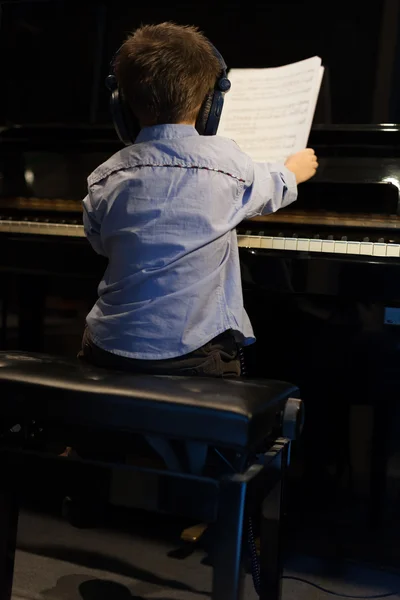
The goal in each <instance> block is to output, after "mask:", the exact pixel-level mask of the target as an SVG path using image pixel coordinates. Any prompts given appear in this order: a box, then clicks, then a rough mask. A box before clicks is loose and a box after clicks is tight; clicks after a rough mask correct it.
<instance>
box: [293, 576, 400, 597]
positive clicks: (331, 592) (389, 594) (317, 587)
mask: <svg viewBox="0 0 400 600" xmlns="http://www.w3.org/2000/svg"><path fill="white" fill-rule="evenodd" d="M282 579H289V580H291V581H299V582H300V583H305V584H306V585H310V586H311V587H314V588H315V589H317V590H320V591H321V592H324V593H325V594H330V595H331V596H336V597H337V598H353V599H357V598H358V599H359V600H376V599H378V598H389V597H390V596H395V595H397V594H398V593H399V591H398V590H397V591H395V592H387V593H384V594H374V595H373V596H364V595H362V596H354V595H353V594H341V593H340V592H333V591H332V590H328V589H327V588H324V587H323V586H322V585H319V584H318V583H314V582H312V581H309V580H308V579H303V578H302V577H295V576H294V575H284V576H283V577H282Z"/></svg>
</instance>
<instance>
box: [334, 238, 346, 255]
mask: <svg viewBox="0 0 400 600" xmlns="http://www.w3.org/2000/svg"><path fill="white" fill-rule="evenodd" d="M347 246H348V242H347V240H335V246H334V252H335V254H347Z"/></svg>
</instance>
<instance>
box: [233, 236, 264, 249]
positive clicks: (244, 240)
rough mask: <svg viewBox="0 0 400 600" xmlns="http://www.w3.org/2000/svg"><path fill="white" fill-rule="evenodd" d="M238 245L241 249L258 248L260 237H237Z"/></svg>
mask: <svg viewBox="0 0 400 600" xmlns="http://www.w3.org/2000/svg"><path fill="white" fill-rule="evenodd" d="M237 237H238V245H239V246H240V247H241V248H259V247H260V244H261V236H259V235H238V236H237Z"/></svg>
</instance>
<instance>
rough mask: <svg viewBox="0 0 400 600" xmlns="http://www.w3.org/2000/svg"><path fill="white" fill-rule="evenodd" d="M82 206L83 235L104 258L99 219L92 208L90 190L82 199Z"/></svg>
mask: <svg viewBox="0 0 400 600" xmlns="http://www.w3.org/2000/svg"><path fill="white" fill-rule="evenodd" d="M82 204H83V229H84V231H85V235H86V237H87V239H88V241H89V242H90V245H91V246H92V248H93V250H94V251H95V252H97V254H101V255H102V256H106V253H105V251H104V248H103V244H102V241H101V235H100V231H101V218H100V217H99V215H98V214H97V212H96V210H95V208H94V206H93V202H92V198H91V193H90V190H89V193H88V195H87V196H86V198H84V200H83V202H82Z"/></svg>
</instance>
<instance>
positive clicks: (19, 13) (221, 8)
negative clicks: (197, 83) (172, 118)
mask: <svg viewBox="0 0 400 600" xmlns="http://www.w3.org/2000/svg"><path fill="white" fill-rule="evenodd" d="M156 4H158V3H156ZM1 6H2V14H1V24H0V61H1V62H0V69H1V71H0V72H1V94H0V124H7V123H22V124H26V123H57V122H58V123H85V124H87V123H109V114H108V107H107V101H108V98H107V92H106V89H105V88H104V77H105V75H106V74H107V71H108V64H109V61H110V59H111V57H112V55H113V53H114V51H115V50H116V48H117V47H118V46H119V45H120V43H121V42H122V40H123V39H124V37H125V36H126V34H127V33H128V32H129V31H131V30H132V29H134V28H135V27H136V26H138V25H139V24H140V23H141V22H142V23H150V22H160V21H163V20H174V21H175V22H178V23H182V24H195V25H198V26H199V27H200V28H201V29H202V30H203V31H204V32H205V33H206V35H207V36H208V37H209V38H210V39H211V40H212V42H213V43H214V44H215V45H216V46H217V47H218V49H219V50H220V52H221V53H222V54H223V55H224V57H225V59H226V61H227V63H228V66H231V67H269V66H278V65H282V64H286V63H288V62H293V61H297V60H301V59H304V58H308V57H310V56H313V55H319V56H321V58H322V59H323V62H324V64H325V66H326V67H327V69H328V77H329V84H330V100H331V107H332V112H331V120H332V122H333V123H374V122H397V121H399V120H400V115H399V109H398V104H399V103H398V102H397V98H398V97H399V93H400V88H399V84H398V78H397V76H396V72H397V71H399V69H400V59H399V57H400V52H399V46H400V44H399V40H398V35H397V34H398V21H399V18H398V16H399V1H398V0H387V1H386V2H385V1H383V0H381V1H377V0H375V1H372V0H370V2H369V3H365V2H363V3H361V2H331V1H329V2H323V1H322V2H319V3H314V2H296V3H290V2H285V1H280V2H279V1H278V2H251V1H247V2H245V1H239V0H231V1H230V2H222V1H218V0H203V1H202V2H193V1H187V2H164V3H162V0H160V5H159V6H157V5H154V3H152V2H143V3H141V2H130V1H128V0H125V1H123V0H112V1H111V0H104V1H97V2H94V1H90V0H82V1H81V2H78V1H75V0H70V1H67V0H58V1H57V0H53V1H50V0H49V1H36V2H32V1H24V2H2V3H1ZM327 82H328V78H327V79H326V82H325V83H327ZM323 118H325V117H322V116H321V115H319V116H318V117H317V120H319V121H321V120H323Z"/></svg>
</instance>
